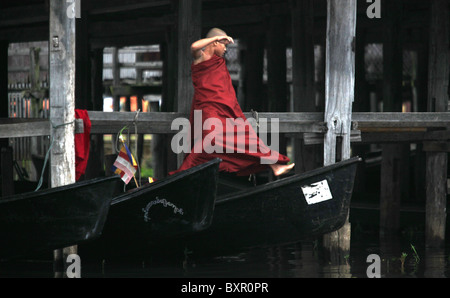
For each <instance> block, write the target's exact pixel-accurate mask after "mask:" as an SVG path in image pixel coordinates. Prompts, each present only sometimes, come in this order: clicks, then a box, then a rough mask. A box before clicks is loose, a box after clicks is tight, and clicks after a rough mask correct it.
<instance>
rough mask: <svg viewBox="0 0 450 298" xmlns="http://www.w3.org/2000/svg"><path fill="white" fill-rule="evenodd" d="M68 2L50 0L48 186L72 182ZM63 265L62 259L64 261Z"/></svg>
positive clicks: (72, 82)
mask: <svg viewBox="0 0 450 298" xmlns="http://www.w3.org/2000/svg"><path fill="white" fill-rule="evenodd" d="M69 4H70V3H69ZM67 9H68V3H66V2H65V1H60V0H50V16H49V20H50V24H49V27H50V30H49V47H50V50H49V55H50V57H49V64H50V72H49V77H50V121H51V123H52V128H51V137H52V138H51V139H52V147H51V151H50V186H51V187H52V188H54V187H58V186H63V185H68V184H72V183H75V144H74V142H75V137H74V132H75V18H71V17H69V16H68V14H67ZM70 253H76V246H72V247H66V248H62V250H55V251H54V261H55V262H59V257H60V256H61V255H63V258H62V260H63V261H64V260H66V258H67V255H68V254H70ZM64 264H65V262H64Z"/></svg>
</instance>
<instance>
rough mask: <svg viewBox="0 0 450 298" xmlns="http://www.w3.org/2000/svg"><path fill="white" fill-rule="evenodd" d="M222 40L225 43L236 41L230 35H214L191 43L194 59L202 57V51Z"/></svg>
mask: <svg viewBox="0 0 450 298" xmlns="http://www.w3.org/2000/svg"><path fill="white" fill-rule="evenodd" d="M215 42H220V43H224V44H229V43H234V40H233V38H231V37H230V36H226V35H225V36H224V35H222V36H213V37H209V38H203V39H200V40H197V41H196V42H194V43H193V44H192V45H191V54H192V57H193V58H194V60H197V59H200V58H201V56H202V51H203V50H204V49H205V48H206V47H207V46H209V45H211V44H213V43H215Z"/></svg>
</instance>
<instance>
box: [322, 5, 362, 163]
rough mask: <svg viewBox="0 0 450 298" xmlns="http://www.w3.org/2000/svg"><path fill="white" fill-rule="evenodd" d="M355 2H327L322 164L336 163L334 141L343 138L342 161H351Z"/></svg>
mask: <svg viewBox="0 0 450 298" xmlns="http://www.w3.org/2000/svg"><path fill="white" fill-rule="evenodd" d="M355 34H356V0H348V1H336V0H328V28H327V45H326V48H327V52H326V57H327V59H326V82H325V89H326V106H325V119H324V121H325V122H326V123H327V124H328V132H327V134H326V135H325V148H324V164H325V165H330V164H333V163H335V162H336V137H338V136H340V137H342V138H343V141H342V148H341V150H342V157H343V159H348V158H350V132H351V126H352V123H351V122H352V104H353V100H354V84H355V53H354V51H353V49H352V45H353V44H354V41H355Z"/></svg>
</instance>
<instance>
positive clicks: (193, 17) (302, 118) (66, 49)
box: [0, 0, 450, 252]
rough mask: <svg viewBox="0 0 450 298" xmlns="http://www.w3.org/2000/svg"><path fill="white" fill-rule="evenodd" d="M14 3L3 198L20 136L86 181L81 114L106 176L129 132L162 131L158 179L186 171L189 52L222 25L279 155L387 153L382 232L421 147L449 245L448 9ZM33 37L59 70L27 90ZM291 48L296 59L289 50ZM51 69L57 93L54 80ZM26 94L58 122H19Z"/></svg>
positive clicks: (446, 4)
mask: <svg viewBox="0 0 450 298" xmlns="http://www.w3.org/2000/svg"><path fill="white" fill-rule="evenodd" d="M3 2H4V3H2V8H0V15H1V16H2V17H1V18H0V66H2V67H0V106H1V108H0V146H1V147H2V155H1V156H2V161H1V166H2V184H3V189H2V190H4V189H5V188H6V186H5V185H8V184H10V181H11V178H12V173H11V172H9V173H8V171H5V170H4V169H5V165H8V164H12V161H11V158H12V156H13V155H12V154H11V152H10V149H8V148H9V147H10V145H11V142H12V141H13V140H16V139H19V138H29V137H41V136H51V137H52V138H53V139H54V145H53V147H52V153H51V158H50V160H51V168H50V172H51V179H50V180H51V185H52V186H53V187H54V186H57V185H62V184H68V183H73V182H74V181H75V180H74V168H75V158H74V152H73V150H72V149H73V136H74V134H75V133H77V132H79V131H81V130H82V125H80V122H77V121H75V119H74V118H73V117H74V116H73V110H74V108H78V109H85V110H88V114H89V118H90V120H91V123H92V128H91V134H92V136H91V144H92V146H91V154H90V164H89V167H88V173H89V175H87V176H86V177H89V176H95V175H98V174H99V170H98V168H102V164H103V162H102V160H104V152H103V151H104V150H103V135H105V134H117V133H118V132H119V131H120V129H121V128H123V127H124V126H125V125H128V126H129V127H133V129H134V128H135V129H136V130H137V131H138V132H139V135H140V136H142V135H144V134H152V135H154V136H155V137H154V139H153V140H154V142H155V145H154V144H152V146H154V148H159V149H154V150H155V151H154V154H155V156H157V160H158V163H157V165H156V166H155V167H156V168H155V169H154V172H155V173H157V175H161V176H163V175H166V174H167V173H168V172H169V171H171V170H174V169H176V168H177V167H178V165H179V163H180V161H181V160H182V157H183V156H181V155H179V156H176V155H175V154H174V153H173V152H170V138H171V136H172V135H174V134H175V133H176V131H173V130H172V129H171V123H172V121H173V120H174V119H176V118H180V117H184V118H188V113H189V110H190V104H191V99H192V94H193V89H192V83H191V78H190V64H191V57H190V53H189V46H190V44H191V43H192V42H193V41H195V40H197V39H199V38H201V36H203V35H204V33H205V32H206V31H207V30H208V29H209V28H211V27H219V28H222V29H224V30H225V31H226V32H227V33H228V34H229V35H230V36H232V37H233V38H235V39H236V40H239V47H238V49H237V51H238V53H239V57H240V58H239V59H240V60H239V64H240V67H241V68H240V72H239V76H238V77H237V78H234V79H233V84H234V85H235V88H236V91H237V94H238V99H239V102H240V104H241V106H242V108H243V110H244V112H245V115H246V116H247V117H253V116H254V113H252V112H251V110H253V111H257V112H258V117H259V118H260V119H261V118H266V119H268V120H269V123H270V122H271V121H273V120H274V119H277V120H279V129H280V131H279V132H280V134H281V136H282V139H281V140H280V144H282V146H283V147H282V148H280V151H282V152H284V151H286V146H287V144H290V146H291V147H292V148H293V154H292V156H293V159H294V161H295V162H296V164H297V166H296V171H298V172H303V171H306V170H310V169H313V168H317V167H321V166H324V165H329V164H333V163H335V162H336V161H338V160H341V159H349V158H350V157H351V156H352V155H353V156H355V155H360V156H361V157H362V158H363V159H364V157H365V154H366V153H367V152H369V151H371V148H372V147H374V146H377V148H379V149H380V150H381V152H382V153H381V154H382V155H381V156H382V158H381V160H382V161H381V174H380V180H381V185H380V188H379V196H380V200H379V204H380V221H379V226H380V234H381V235H382V236H384V235H388V234H393V233H394V234H395V233H398V232H399V228H400V225H399V212H400V207H401V201H402V197H405V192H406V193H408V190H407V189H408V188H409V187H410V185H408V183H407V182H406V181H405V179H404V178H405V175H406V174H405V173H407V174H410V173H409V172H408V168H409V155H410V151H411V150H410V145H411V144H416V145H417V148H418V149H417V150H416V153H417V155H418V156H419V158H422V159H423V160H424V161H425V162H423V163H420V162H418V163H417V167H416V169H415V171H416V173H415V174H414V175H415V177H416V179H415V181H416V182H417V183H420V184H421V185H419V186H417V187H416V188H418V189H422V190H423V195H424V196H425V197H424V198H423V200H425V201H426V223H425V226H426V237H427V245H428V246H431V247H439V246H442V245H443V243H444V242H445V233H446V231H445V226H446V221H447V218H446V205H447V196H448V185H447V179H448V153H449V148H450V145H449V139H450V131H449V129H450V113H448V107H449V81H450V74H449V69H450V41H449V39H450V28H449V27H450V24H449V19H450V13H449V11H450V1H449V0H433V1H428V0H380V1H379V2H380V7H381V9H382V11H381V16H380V17H377V14H376V13H375V14H374V11H372V10H373V9H375V8H374V7H372V6H371V3H368V2H367V1H364V0H320V1H317V0H277V1H260V0H258V1H256V0H255V1H252V0H245V1H225V0H180V1H173V0H163V1H123V0H120V1H119V0H95V1H87V0H74V1H72V2H71V1H62V2H61V1H57V0H50V1H44V0H42V1H22V2H21V4H17V3H16V1H3ZM60 2H61V3H60ZM66 2H67V3H66ZM375 2H377V1H375ZM75 4H77V5H78V4H80V11H78V12H77V13H78V15H77V14H72V11H71V10H70V9H71V8H73V7H75V6H74V5H75ZM71 5H72V6H71ZM369 10H370V12H371V13H368V12H369ZM69 12H70V13H69ZM30 16H31V17H30ZM33 41H47V42H48V50H47V51H46V53H47V55H48V57H49V65H47V66H46V68H44V67H42V66H40V64H39V62H36V61H39V59H38V57H39V55H38V54H34V56H33V55H31V56H30V57H34V58H30V59H31V60H30V61H31V64H30V65H28V67H25V69H26V71H29V72H30V75H29V76H28V78H29V79H28V81H29V82H23V83H24V84H25V87H24V86H21V87H20V88H17V84H16V83H17V82H12V81H11V80H10V79H9V78H10V77H11V76H12V75H11V73H12V72H13V71H14V72H15V73H19V72H20V71H21V68H20V67H14V69H8V66H9V64H10V63H11V61H8V47H9V45H10V44H13V43H23V42H33ZM139 45H159V49H160V52H159V54H158V55H159V58H158V59H160V61H162V63H160V64H155V63H150V62H148V61H146V62H143V61H139V62H132V63H130V62H127V63H124V62H120V61H119V54H118V49H120V48H121V47H125V46H139ZM369 45H371V46H372V45H378V47H376V48H377V49H382V50H381V53H380V55H381V57H382V59H381V60H380V61H381V63H380V65H379V66H380V68H381V69H382V70H380V71H378V72H377V73H376V74H378V75H379V77H376V78H375V79H373V78H370V77H369V75H371V74H373V73H374V72H373V70H372V68H373V67H374V65H372V64H370V63H369V62H368V61H367V57H368V54H367V52H368V49H369V47H368V46H369ZM380 45H382V47H380ZM105 48H108V49H110V50H109V51H108V53H109V54H111V55H112V61H111V62H109V61H108V62H107V63H106V64H108V68H110V69H111V71H112V80H110V81H109V82H108V83H105V81H104V79H103V69H104V67H105V63H104V61H103V59H104V49H105ZM111 49H112V50H111ZM288 49H289V50H290V52H291V56H290V58H291V59H292V61H289V63H288V61H287V56H286V55H284V53H286V51H287V50H288ZM265 50H266V52H265ZM406 52H407V53H410V52H411V53H413V55H412V56H413V57H415V58H412V61H413V62H412V63H410V64H409V65H412V66H411V67H412V69H413V70H411V71H409V72H407V71H405V65H406V63H405V59H404V57H405V53H406ZM33 61H35V62H34V63H33ZM264 61H266V62H267V69H266V70H265V69H264ZM41 63H42V62H41ZM287 64H288V65H289V67H285V66H286V65H287ZM155 67H159V68H158V69H159V70H160V71H161V73H162V83H161V85H158V86H156V87H155V85H150V84H146V83H145V82H143V80H142V78H143V76H142V74H143V72H144V71H145V70H154V69H155ZM10 68H11V67H10ZM124 68H133V69H135V70H136V74H137V75H136V79H135V82H134V84H133V85H130V84H126V83H124V79H123V78H122V77H121V69H124ZM39 70H40V72H39ZM44 72H45V73H46V74H45V75H47V76H48V81H49V84H48V85H45V84H43V81H44V79H43V77H44ZM288 72H289V76H288V75H287V73H288ZM405 72H407V73H408V74H411V75H412V76H413V77H409V76H405V75H404V74H405ZM264 74H267V76H266V77H264ZM20 83H22V82H20ZM408 84H409V85H408ZM408 86H412V87H408ZM407 87H408V88H407ZM13 89H14V90H15V91H17V90H16V89H20V90H19V91H20V92H22V91H27V92H25V93H24V94H28V95H30V98H31V101H32V102H37V103H38V104H37V106H38V105H39V104H42V102H43V100H48V98H49V99H50V100H49V102H50V104H49V106H50V109H49V110H50V113H49V115H47V116H46V117H44V116H43V115H38V114H30V115H28V116H27V117H17V115H16V117H14V116H12V115H11V114H10V113H9V111H10V101H9V97H8V93H9V92H11V91H12V90H13ZM155 92H156V93H158V94H160V96H161V98H162V101H161V106H159V105H157V106H156V107H155V110H152V111H150V112H147V113H139V115H138V117H137V112H136V110H134V111H131V108H130V98H131V96H137V97H138V100H137V102H138V103H137V105H138V108H142V106H141V103H142V101H141V100H140V99H142V98H143V96H144V95H146V94H150V93H152V94H154V93H155ZM105 94H108V95H110V96H111V97H113V100H114V103H113V106H114V112H104V111H103V97H104V95H105ZM121 97H125V98H126V105H127V107H126V111H120V98H121ZM44 102H45V101H44ZM44 110H45V109H44ZM269 129H270V126H269ZM269 129H268V130H269ZM156 143H157V145H156ZM68 149H70V150H68ZM94 167H97V170H95V169H94ZM358 175H359V176H360V177H359V178H360V179H359V180H358V181H360V185H357V186H356V187H357V188H358V189H357V191H362V192H363V191H364V178H365V176H364V175H365V174H364V168H362V169H361V170H360V171H359V172H358ZM365 183H370V181H366V182H365ZM4 191H5V190H4ZM350 231H351V230H350V223H348V225H346V226H345V227H344V228H343V229H342V230H341V231H338V232H336V233H333V235H326V237H325V238H324V243H325V244H326V245H327V246H329V247H332V248H338V249H340V250H342V251H344V252H345V251H348V250H349V247H350V246H349V243H350V242H349V241H350Z"/></svg>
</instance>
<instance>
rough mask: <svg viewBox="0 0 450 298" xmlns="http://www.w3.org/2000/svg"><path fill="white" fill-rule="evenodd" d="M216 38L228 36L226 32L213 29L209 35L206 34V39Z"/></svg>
mask: <svg viewBox="0 0 450 298" xmlns="http://www.w3.org/2000/svg"><path fill="white" fill-rule="evenodd" d="M214 36H227V34H226V33H225V31H223V30H222V29H219V28H212V29H211V30H209V31H208V34H206V38H210V37H214Z"/></svg>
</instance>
